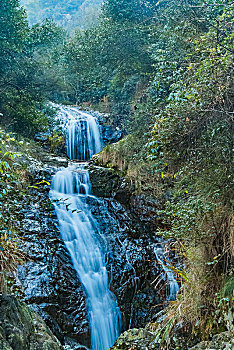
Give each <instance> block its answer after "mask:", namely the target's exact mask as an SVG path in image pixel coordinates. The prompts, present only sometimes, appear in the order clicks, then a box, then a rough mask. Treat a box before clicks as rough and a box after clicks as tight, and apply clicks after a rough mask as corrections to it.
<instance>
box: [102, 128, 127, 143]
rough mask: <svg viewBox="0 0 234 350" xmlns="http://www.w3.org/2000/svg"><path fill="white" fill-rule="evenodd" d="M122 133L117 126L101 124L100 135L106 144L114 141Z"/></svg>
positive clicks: (119, 138) (121, 135) (116, 140)
mask: <svg viewBox="0 0 234 350" xmlns="http://www.w3.org/2000/svg"><path fill="white" fill-rule="evenodd" d="M123 135H124V133H123V131H122V130H120V129H119V128H116V129H115V128H113V127H111V126H109V125H103V126H102V137H103V141H104V143H105V144H106V145H108V144H111V143H116V142H118V141H119V140H121V138H122V137H123Z"/></svg>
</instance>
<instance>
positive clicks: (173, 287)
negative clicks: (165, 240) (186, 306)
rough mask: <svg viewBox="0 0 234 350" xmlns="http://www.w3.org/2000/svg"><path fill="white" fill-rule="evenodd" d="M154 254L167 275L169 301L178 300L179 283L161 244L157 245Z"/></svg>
mask: <svg viewBox="0 0 234 350" xmlns="http://www.w3.org/2000/svg"><path fill="white" fill-rule="evenodd" d="M154 253H155V255H156V259H157V261H158V263H159V264H160V265H161V266H162V269H163V271H164V273H165V279H166V283H167V290H166V293H167V301H173V300H176V296H177V293H178V291H179V289H180V288H179V285H178V282H177V281H176V279H175V276H174V273H173V271H172V270H171V268H170V264H169V260H168V259H166V258H165V254H164V246H163V245H161V244H160V245H157V246H156V247H155V248H154Z"/></svg>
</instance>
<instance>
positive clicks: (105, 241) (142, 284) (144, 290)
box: [3, 128, 166, 350]
mask: <svg viewBox="0 0 234 350" xmlns="http://www.w3.org/2000/svg"><path fill="white" fill-rule="evenodd" d="M107 129H108V128H107ZM107 133H109V136H108V140H109V141H108V142H110V141H113V140H114V139H115V137H116V136H115V135H116V132H114V136H113V131H112V136H110V134H111V133H110V128H109V129H108V132H107V131H106V129H105V130H104V132H103V135H106V134H107ZM36 139H37V141H39V142H41V144H45V147H47V146H46V144H47V141H48V140H47V139H46V137H45V138H44V139H42V138H39V136H38V135H37V137H36ZM106 142H107V140H106ZM68 162H69V160H68V159H67V158H66V157H64V156H62V155H60V156H55V155H52V154H49V153H48V152H45V151H43V152H42V153H41V156H40V160H33V161H32V162H31V164H30V165H28V166H27V173H28V177H29V179H30V183H31V190H30V193H31V198H30V200H29V199H27V200H25V204H24V209H23V210H21V212H20V217H21V219H20V220H19V222H17V226H18V229H19V231H20V232H21V235H22V237H23V247H22V249H23V251H24V253H25V255H26V256H27V262H26V263H25V264H24V265H22V266H19V268H18V282H17V284H18V287H19V288H20V289H21V290H22V291H23V299H24V301H25V302H26V304H27V305H28V306H29V307H30V309H31V310H33V312H36V313H37V315H39V316H40V317H41V318H42V319H43V320H44V322H45V323H46V325H47V327H49V329H50V330H51V332H52V333H53V335H54V336H55V337H56V339H58V342H60V343H61V344H65V345H67V346H70V347H71V348H72V349H78V348H79V349H81V348H83V349H86V348H89V347H90V326H89V314H88V309H87V299H86V292H85V290H84V288H83V286H82V284H81V282H80V280H79V278H78V276H77V273H76V271H75V270H74V267H73V263H72V260H71V257H70V254H69V253H68V251H67V249H66V246H65V244H64V242H63V241H62V239H61V236H60V232H59V223H58V219H57V217H56V216H55V213H54V208H53V203H52V202H51V200H50V198H49V190H50V181H51V178H52V177H53V175H54V174H55V173H56V172H57V171H58V170H59V169H61V167H62V168H63V167H64V166H67V164H68ZM86 167H87V169H88V170H89V174H90V181H91V184H92V193H93V195H94V196H95V197H94V196H90V197H88V198H87V202H88V204H89V206H90V208H91V213H92V215H93V217H94V218H95V220H96V221H97V223H98V226H99V229H100V232H101V238H100V239H101V240H102V242H101V244H102V245H103V246H104V247H105V251H106V256H105V261H106V264H107V270H108V276H109V281H110V288H111V291H112V292H113V293H114V295H115V296H116V298H117V301H118V305H119V308H120V311H121V323H122V331H124V330H126V329H128V328H129V327H130V328H135V327H144V326H145V325H146V324H147V323H148V322H149V321H150V320H152V318H153V317H154V315H156V314H157V312H159V311H160V310H161V309H162V305H163V303H164V300H165V298H166V291H165V284H166V280H162V281H161V284H159V286H160V287H159V286H158V287H157V289H154V281H155V279H156V277H157V276H159V275H160V274H162V273H163V269H162V266H161V265H160V264H159V263H158V262H157V259H156V256H155V253H154V247H156V246H157V245H159V244H161V239H160V238H157V237H154V236H152V227H154V225H155V220H157V219H156V211H157V208H156V206H153V205H152V202H151V203H150V204H149V203H148V202H147V200H144V199H143V198H141V197H134V199H133V198H132V200H131V197H132V194H131V189H130V188H129V185H128V184H127V183H126V182H125V179H124V178H121V177H120V176H119V175H118V174H117V173H116V172H113V170H111V169H105V168H102V167H99V166H96V165H94V164H93V163H92V162H91V163H90V164H88V163H87V165H86ZM38 184H39V185H38ZM129 203H132V205H129ZM135 203H137V205H135ZM139 203H140V204H139ZM154 204H155V203H154ZM149 210H150V211H151V212H152V211H154V212H155V215H151V217H150V219H149V217H148V215H147V212H148V211H149ZM139 212H141V214H140V215H139ZM41 322H43V321H41ZM18 348H19V349H20V347H18ZM18 348H14V347H13V349H18ZM3 349H4V350H5V348H3Z"/></svg>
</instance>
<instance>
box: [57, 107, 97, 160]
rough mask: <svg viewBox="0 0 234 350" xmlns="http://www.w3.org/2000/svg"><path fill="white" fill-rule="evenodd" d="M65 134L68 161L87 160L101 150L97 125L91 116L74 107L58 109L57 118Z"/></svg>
mask: <svg viewBox="0 0 234 350" xmlns="http://www.w3.org/2000/svg"><path fill="white" fill-rule="evenodd" d="M57 118H58V120H59V122H60V126H61V127H62V129H63V130H64V131H65V132H66V140H67V155H68V157H69V158H70V159H77V160H87V159H90V158H91V157H92V156H93V155H94V154H96V153H98V152H100V151H101V149H102V139H101V137H100V130H99V125H98V124H97V121H96V118H94V117H93V116H92V115H90V114H88V113H85V112H83V111H81V110H79V109H78V108H76V107H60V108H59V112H58V116H57Z"/></svg>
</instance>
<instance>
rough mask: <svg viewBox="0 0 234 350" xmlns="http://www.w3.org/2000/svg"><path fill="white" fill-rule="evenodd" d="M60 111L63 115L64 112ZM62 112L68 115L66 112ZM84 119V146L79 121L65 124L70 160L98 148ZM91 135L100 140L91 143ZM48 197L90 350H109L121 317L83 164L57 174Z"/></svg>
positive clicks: (91, 123)
mask: <svg viewBox="0 0 234 350" xmlns="http://www.w3.org/2000/svg"><path fill="white" fill-rule="evenodd" d="M61 110H62V112H61V113H63V112H64V109H62V108H61ZM69 110H71V108H69ZM64 113H65V115H67V116H68V115H69V112H68V109H66V111H65V112H64ZM63 116H64V114H63ZM86 120H87V123H86V127H87V129H86V131H85V130H84V135H86V140H88V142H87V143H86V142H82V140H81V142H80V139H79V138H78V137H77V135H79V137H83V136H82V135H83V134H82V132H83V131H82V132H80V131H79V129H80V128H81V127H82V124H81V122H80V120H76V121H75V120H74V119H73V118H71V120H70V121H68V124H67V132H68V135H70V136H69V138H68V155H69V156H70V157H71V158H72V159H73V157H75V156H76V155H78V156H79V157H80V156H82V155H83V156H84V159H87V158H89V157H90V156H91V155H92V154H93V152H96V150H97V149H99V147H101V146H100V145H101V139H100V134H99V133H98V132H97V130H98V125H97V123H96V120H95V119H94V118H93V117H92V116H90V115H89V117H88V118H87V119H86ZM94 124H95V125H96V126H94ZM74 130H76V131H75V132H73V131H74ZM90 130H92V132H91V131H90ZM74 135H75V136H74ZM80 135H81V136H80ZM90 135H92V136H90ZM94 136H95V137H99V140H96V139H95V140H93V139H92V137H94ZM90 140H91V141H90ZM84 145H87V147H88V150H85V149H84V147H83V146H84ZM50 196H51V198H52V200H54V206H55V211H56V214H57V217H58V221H59V227H60V232H61V236H62V239H63V240H64V242H65V245H66V247H67V249H68V251H69V253H70V255H71V258H72V262H73V265H74V268H75V270H76V271H77V274H78V276H79V278H80V281H81V283H82V284H83V286H84V288H85V291H86V294H87V303H88V309H89V321H90V329H91V346H92V350H108V349H109V348H110V347H111V346H112V345H113V344H114V342H115V340H116V339H117V338H118V336H119V331H120V323H121V315H120V310H119V308H118V305H117V301H116V298H115V296H114V295H113V293H111V291H110V288H109V281H108V272H107V269H106V264H105V252H104V251H103V249H102V247H101V244H100V241H99V238H100V235H101V233H100V230H99V227H98V224H97V222H96V220H95V218H94V217H93V215H92V214H91V210H90V209H91V208H90V207H89V205H88V204H87V199H88V197H89V196H91V184H90V180H89V173H88V171H87V170H85V168H84V165H83V164H78V165H77V164H76V165H71V166H69V167H68V168H64V169H62V170H60V171H58V172H57V173H56V174H55V176H54V177H53V179H52V185H51V192H50Z"/></svg>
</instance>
